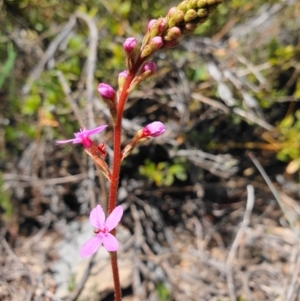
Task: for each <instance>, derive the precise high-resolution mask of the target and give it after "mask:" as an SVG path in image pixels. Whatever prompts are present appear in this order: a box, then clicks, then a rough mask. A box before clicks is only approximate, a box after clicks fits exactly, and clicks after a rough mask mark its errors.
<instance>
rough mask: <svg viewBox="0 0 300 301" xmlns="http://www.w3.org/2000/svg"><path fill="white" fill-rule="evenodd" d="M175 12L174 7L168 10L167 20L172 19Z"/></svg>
mask: <svg viewBox="0 0 300 301" xmlns="http://www.w3.org/2000/svg"><path fill="white" fill-rule="evenodd" d="M176 11H177V7H176V6H174V7H171V8H170V10H169V12H168V17H169V18H172V17H173V15H174V13H175V12H176Z"/></svg>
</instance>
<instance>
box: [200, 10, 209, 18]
mask: <svg viewBox="0 0 300 301" xmlns="http://www.w3.org/2000/svg"><path fill="white" fill-rule="evenodd" d="M207 15H208V10H207V9H205V8H200V9H198V11H197V16H198V17H200V18H202V17H206V16H207Z"/></svg>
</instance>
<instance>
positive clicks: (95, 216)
mask: <svg viewBox="0 0 300 301" xmlns="http://www.w3.org/2000/svg"><path fill="white" fill-rule="evenodd" d="M122 215H123V207H122V206H117V207H116V208H115V209H114V210H113V211H112V213H111V214H110V215H109V216H108V218H107V219H106V220H105V214H104V211H103V209H102V207H101V206H100V205H97V206H96V207H95V208H94V209H93V210H92V211H91V214H90V223H91V225H92V226H94V227H95V230H94V232H95V234H96V235H95V236H94V237H93V238H91V239H89V240H88V241H86V242H85V243H84V244H83V246H82V247H81V250H80V256H81V257H87V256H89V255H92V254H94V253H95V252H96V251H97V250H98V249H99V247H100V246H101V244H103V246H104V248H105V249H106V250H107V251H109V252H113V251H117V250H118V247H119V243H118V241H117V239H116V238H115V237H114V236H113V235H112V234H111V233H109V232H110V231H111V230H113V229H114V228H115V227H116V226H117V225H118V223H119V222H120V220H121V217H122Z"/></svg>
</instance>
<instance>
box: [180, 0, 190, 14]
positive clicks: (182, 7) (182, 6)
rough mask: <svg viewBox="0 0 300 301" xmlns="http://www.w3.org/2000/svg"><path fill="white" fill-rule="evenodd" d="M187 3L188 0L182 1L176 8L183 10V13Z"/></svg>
mask: <svg viewBox="0 0 300 301" xmlns="http://www.w3.org/2000/svg"><path fill="white" fill-rule="evenodd" d="M187 3H188V1H186V0H185V1H182V2H180V3H179V4H178V6H177V8H178V9H180V10H181V11H183V12H184V13H185V12H186V11H187Z"/></svg>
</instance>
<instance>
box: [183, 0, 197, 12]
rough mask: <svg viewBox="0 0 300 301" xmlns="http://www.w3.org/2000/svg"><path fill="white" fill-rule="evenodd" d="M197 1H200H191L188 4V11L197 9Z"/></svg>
mask: <svg viewBox="0 0 300 301" xmlns="http://www.w3.org/2000/svg"><path fill="white" fill-rule="evenodd" d="M197 1H198V0H189V1H188V2H187V4H186V7H187V9H188V10H189V9H197Z"/></svg>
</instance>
